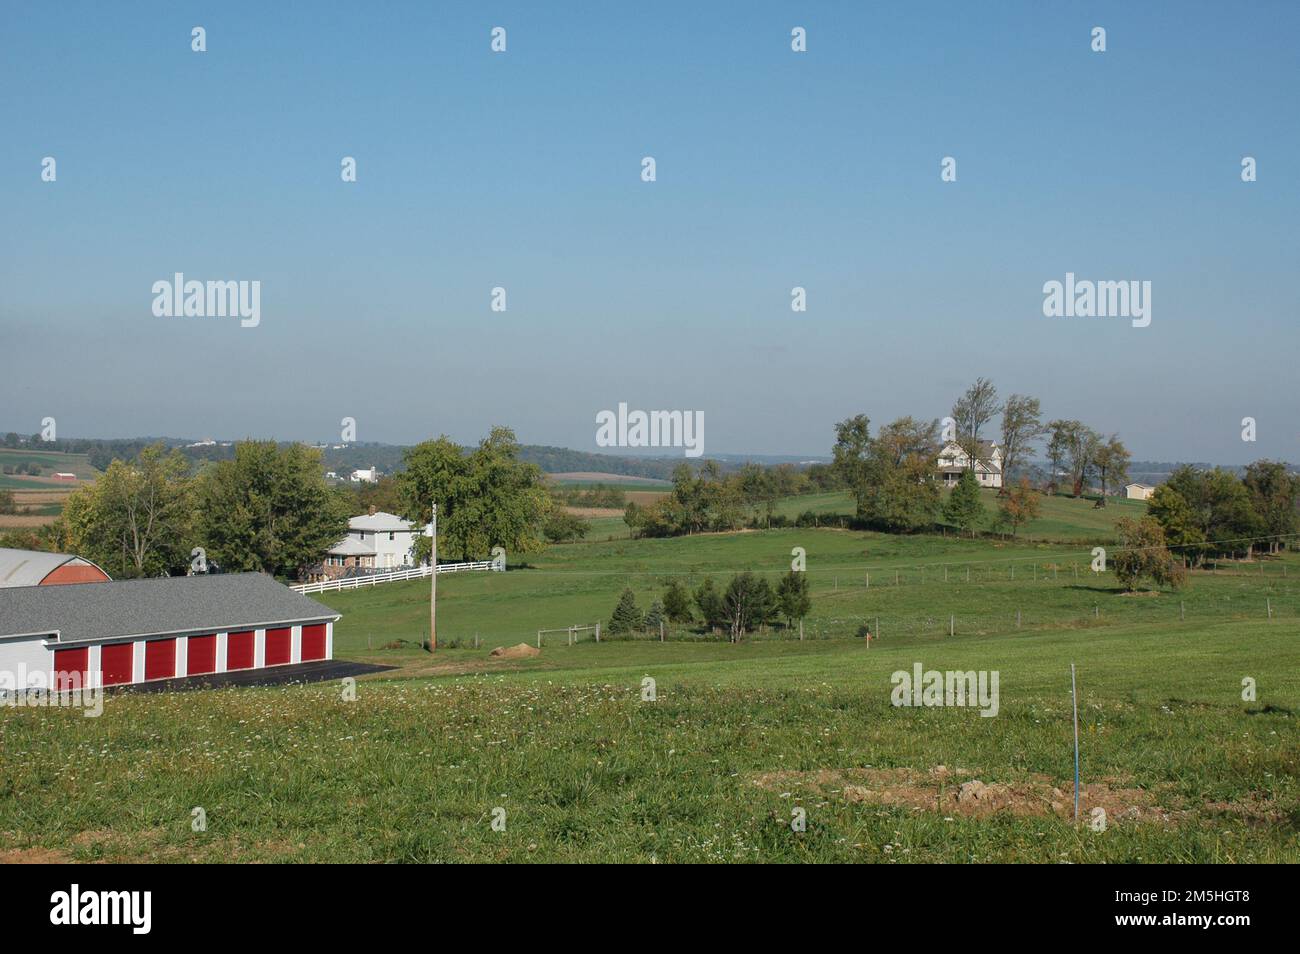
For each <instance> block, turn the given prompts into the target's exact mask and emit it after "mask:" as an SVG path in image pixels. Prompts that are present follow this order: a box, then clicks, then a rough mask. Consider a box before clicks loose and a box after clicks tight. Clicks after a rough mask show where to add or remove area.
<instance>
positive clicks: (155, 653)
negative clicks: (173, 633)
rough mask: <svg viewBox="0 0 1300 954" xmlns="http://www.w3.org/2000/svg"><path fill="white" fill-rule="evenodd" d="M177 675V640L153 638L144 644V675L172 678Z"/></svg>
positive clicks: (148, 677)
mask: <svg viewBox="0 0 1300 954" xmlns="http://www.w3.org/2000/svg"><path fill="white" fill-rule="evenodd" d="M174 675H176V640H175V639H174V638H173V639H151V640H149V641H148V642H147V643H145V644H144V677H145V678H146V679H170V678H172V676H174Z"/></svg>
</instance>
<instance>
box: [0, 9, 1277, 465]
mask: <svg viewBox="0 0 1300 954" xmlns="http://www.w3.org/2000/svg"><path fill="white" fill-rule="evenodd" d="M1138 6H1140V7H1141V9H1135V7H1138ZM1298 11H1300V8H1298V7H1297V5H1296V4H1293V3H1266V2H1261V3H1252V4H1248V5H1240V4H1229V3H1215V4H1211V3H1149V4H1141V5H1135V4H1128V3H1115V4H1107V3H1087V4H1083V3H1074V4H1072V3H1050V4H1049V3H1041V2H1025V3H988V4H973V3H941V4H940V3H935V4H928V3H901V2H900V3H889V4H886V3H882V4H875V3H873V4H864V3H847V2H846V3H825V2H818V3H779V4H778V3H769V4H763V3H716V4H698V3H696V4H674V3H667V2H660V3H654V4H630V3H589V4H580V3H553V4H541V3H526V4H491V3H487V4H476V3H456V4H451V3H409V4H407V3H378V4H333V5H331V4H306V3H301V4H288V3H285V4H278V3H277V4H262V3H249V4H243V3H221V4H187V3H157V4H131V5H127V6H120V7H119V6H116V5H107V4H100V3H85V4H69V3H60V4H44V5H21V6H20V5H16V4H7V5H5V6H4V7H3V10H2V11H0V83H2V84H3V88H4V89H5V91H6V93H5V96H4V97H3V98H0V129H2V130H3V136H0V209H3V222H4V225H5V228H4V229H3V232H2V233H0V234H2V237H0V242H2V243H3V245H2V246H0V429H10V428H13V429H18V430H21V431H23V432H25V433H31V432H34V431H36V430H38V429H39V422H40V419H41V418H43V417H46V416H53V417H55V418H56V420H57V421H58V425H59V431H60V435H61V436H68V437H74V436H132V435H143V434H168V435H175V436H194V437H200V436H206V435H211V436H218V437H243V436H259V437H278V438H281V439H291V438H301V439H307V440H317V439H330V438H335V439H337V437H338V433H339V423H338V422H339V421H340V419H341V418H342V417H344V416H350V417H354V418H356V420H357V422H358V433H357V437H358V438H359V439H361V440H374V441H387V442H395V443H411V442H415V441H418V440H420V439H423V438H426V437H429V436H434V435H437V434H439V433H443V432H445V433H448V434H451V435H452V436H454V437H457V438H460V439H462V440H467V441H468V440H474V439H477V438H478V437H479V436H481V435H482V434H484V433H485V432H486V431H487V429H488V428H489V427H490V426H491V425H492V424H495V423H504V424H509V425H511V426H513V427H514V428H515V429H516V431H517V432H518V434H519V437H520V439H521V440H524V441H526V442H530V443H548V444H559V445H565V446H571V447H577V448H582V449H595V444H594V438H595V423H594V418H595V414H596V412H597V411H599V410H602V409H612V408H616V407H617V405H618V403H619V402H620V401H624V402H627V403H628V404H629V405H630V406H631V407H633V408H644V409H684V410H697V411H702V412H703V414H704V417H705V423H706V427H705V433H706V443H705V451H706V453H710V452H711V453H738V452H752V453H791V454H824V453H826V452H827V451H828V448H829V446H830V443H831V440H832V426H833V424H834V422H835V421H837V420H840V419H842V418H844V417H847V416H849V415H851V414H855V413H859V412H863V413H867V414H868V415H870V417H871V418H872V420H873V422H874V423H875V424H877V425H878V424H882V423H885V422H887V421H889V420H891V419H893V418H894V417H897V416H900V415H903V414H914V415H916V416H921V417H939V416H942V415H944V414H946V413H947V411H948V409H949V408H950V406H951V404H952V401H953V398H954V397H956V396H957V394H958V393H960V391H961V390H962V389H963V388H964V386H965V385H966V384H967V383H969V381H971V380H973V379H974V378H975V377H976V376H978V375H984V376H986V377H990V378H992V379H993V380H994V381H995V383H996V384H997V385H998V386H999V388H1000V390H1001V391H1002V392H1003V393H1004V394H1007V393H1011V392H1013V391H1014V392H1022V393H1029V394H1033V395H1036V396H1038V397H1039V398H1041V400H1042V402H1043V407H1044V411H1045V413H1046V414H1048V415H1049V416H1051V417H1076V418H1079V419H1082V420H1084V421H1086V422H1087V423H1089V424H1091V425H1093V426H1094V427H1096V428H1097V429H1098V430H1102V431H1105V432H1111V431H1116V432H1118V433H1119V434H1120V435H1121V437H1122V438H1124V439H1125V440H1126V441H1127V442H1128V444H1129V446H1130V448H1131V449H1132V450H1133V452H1134V453H1135V455H1136V456H1138V457H1141V458H1147V459H1183V460H1212V461H1222V462H1244V461H1247V460H1252V459H1255V458H1257V457H1262V456H1269V457H1277V458H1289V459H1292V460H1296V459H1300V426H1298V425H1297V422H1296V419H1295V408H1296V400H1295V396H1294V395H1295V376H1294V361H1295V355H1296V353H1297V344H1298V343H1300V342H1298V338H1300V332H1298V331H1297V314H1298V313H1300V291H1297V285H1296V280H1295V274H1296V267H1295V266H1296V249H1295V234H1296V229H1295V223H1296V221H1297V212H1300V208H1298V206H1300V201H1298V192H1300V190H1298V188H1297V185H1296V181H1295V177H1294V174H1293V172H1292V169H1291V165H1292V163H1294V161H1295V159H1296V157H1297V156H1298V155H1300V148H1298V147H1300V142H1298V140H1300V133H1298V132H1297V124H1296V122H1295V106H1294V103H1295V97H1296V93H1297V90H1298V89H1300V82H1298V80H1300V75H1298V70H1300V66H1298V61H1297V59H1296V56H1295V52H1294V49H1293V46H1292V44H1293V37H1294V35H1295V32H1296V30H1297V28H1300V12H1298ZM199 25H201V26H203V27H204V28H205V29H206V30H207V44H208V51H207V52H206V53H202V54H199V53H194V52H192V51H191V49H190V31H191V28H192V27H194V26H199ZM494 26H503V27H505V28H506V30H507V35H508V51H507V52H506V53H505V54H494V53H492V52H491V50H490V49H489V39H490V37H489V31H490V30H491V28H492V27H494ZM794 26H802V27H805V28H806V29H807V31H808V52H807V53H804V54H795V53H793V52H791V50H790V30H791V28H792V27H794ZM1094 26H1103V27H1105V28H1106V30H1107V47H1108V48H1107V51H1106V52H1105V53H1100V54H1099V53H1094V52H1092V50H1091V49H1090V46H1089V43H1090V31H1091V29H1092V27H1094ZM647 155H648V156H653V157H655V159H656V162H657V173H658V179H657V181H656V182H654V183H644V182H642V181H641V179H640V162H641V158H642V157H643V156H647ZM1246 155H1250V156H1254V157H1256V159H1257V161H1258V164H1259V181H1257V182H1254V183H1250V184H1246V183H1243V182H1242V181H1241V179H1240V162H1241V159H1242V157H1243V156H1246ZM45 156H53V157H55V158H56V160H57V163H58V166H57V171H58V179H57V181H56V182H53V183H49V182H42V181H41V178H40V171H41V167H40V164H41V160H42V158H43V157H45ZM343 156H354V157H355V158H356V160H357V163H358V181H357V182H355V183H344V182H342V181H341V179H340V175H339V170H340V160H341V159H342V157H343ZM944 156H953V157H955V158H956V159H957V163H958V179H957V181H956V182H954V183H943V182H941V181H940V178H939V166H940V161H941V159H942V158H943V157H944ZM177 271H180V272H184V273H185V275H186V277H187V278H196V279H200V280H208V279H212V280H225V279H233V280H259V281H261V283H262V318H261V324H260V325H259V326H258V327H257V328H247V329H245V328H240V327H239V325H238V322H237V321H236V320H232V319H193V318H191V319H167V318H158V317H155V316H154V315H153V313H152V311H151V303H152V300H153V295H152V292H151V287H152V284H153V283H154V282H155V281H158V280H169V279H170V278H171V276H172V274H173V273H174V272H177ZM1068 271H1072V272H1074V273H1076V274H1077V275H1078V276H1079V277H1080V278H1092V279H1098V280H1100V279H1108V280H1124V279H1137V280H1149V281H1151V283H1152V288H1153V291H1152V298H1153V309H1152V322H1151V325H1150V326H1149V327H1147V328H1141V329H1138V328H1133V327H1131V326H1130V324H1129V322H1127V321H1122V320H1098V319H1094V320H1086V319H1072V320H1071V319H1058V320H1053V319H1049V318H1045V317H1044V316H1043V314H1042V300H1043V294H1042V286H1043V283H1044V282H1046V281H1049V280H1052V279H1056V280H1062V279H1063V278H1064V276H1065V273H1066V272H1068ZM796 285H800V286H803V287H805V288H806V289H807V290H808V302H809V307H808V311H807V312H806V313H802V314H799V313H793V312H792V311H791V310H790V289H791V288H792V287H793V286H796ZM494 286H503V287H505V288H506V289H507V295H508V310H507V311H506V312H504V313H494V312H492V311H491V310H490V309H489V295H490V290H491V289H492V288H493V287H494ZM1245 416H1252V417H1254V418H1256V420H1257V421H1258V431H1259V438H1258V442H1257V443H1256V444H1253V445H1251V444H1243V443H1242V441H1241V440H1240V431H1241V425H1240V422H1241V419H1242V418H1243V417H1245Z"/></svg>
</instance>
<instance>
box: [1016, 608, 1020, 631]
mask: <svg viewBox="0 0 1300 954" xmlns="http://www.w3.org/2000/svg"><path fill="white" fill-rule="evenodd" d="M1019 628H1020V610H1016V629H1019Z"/></svg>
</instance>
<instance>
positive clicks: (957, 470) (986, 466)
mask: <svg viewBox="0 0 1300 954" xmlns="http://www.w3.org/2000/svg"><path fill="white" fill-rule="evenodd" d="M970 469H971V459H970V455H969V454H967V453H966V451H965V449H964V448H963V447H962V446H961V445H960V444H958V443H957V442H956V441H949V442H948V443H947V444H945V445H943V450H941V451H939V473H940V474H942V475H943V485H944V486H945V487H952V486H955V485H956V483H957V481H958V480H959V479H960V478H961V475H962V471H964V470H970ZM974 471H975V479H976V481H978V482H979V485H980V486H981V487H1001V486H1002V448H1000V447H998V445H997V444H995V443H994V442H992V441H980V442H979V447H978V448H977V450H976V458H975V466H974Z"/></svg>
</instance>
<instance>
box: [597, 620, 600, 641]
mask: <svg viewBox="0 0 1300 954" xmlns="http://www.w3.org/2000/svg"><path fill="white" fill-rule="evenodd" d="M596 642H600V620H596Z"/></svg>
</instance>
